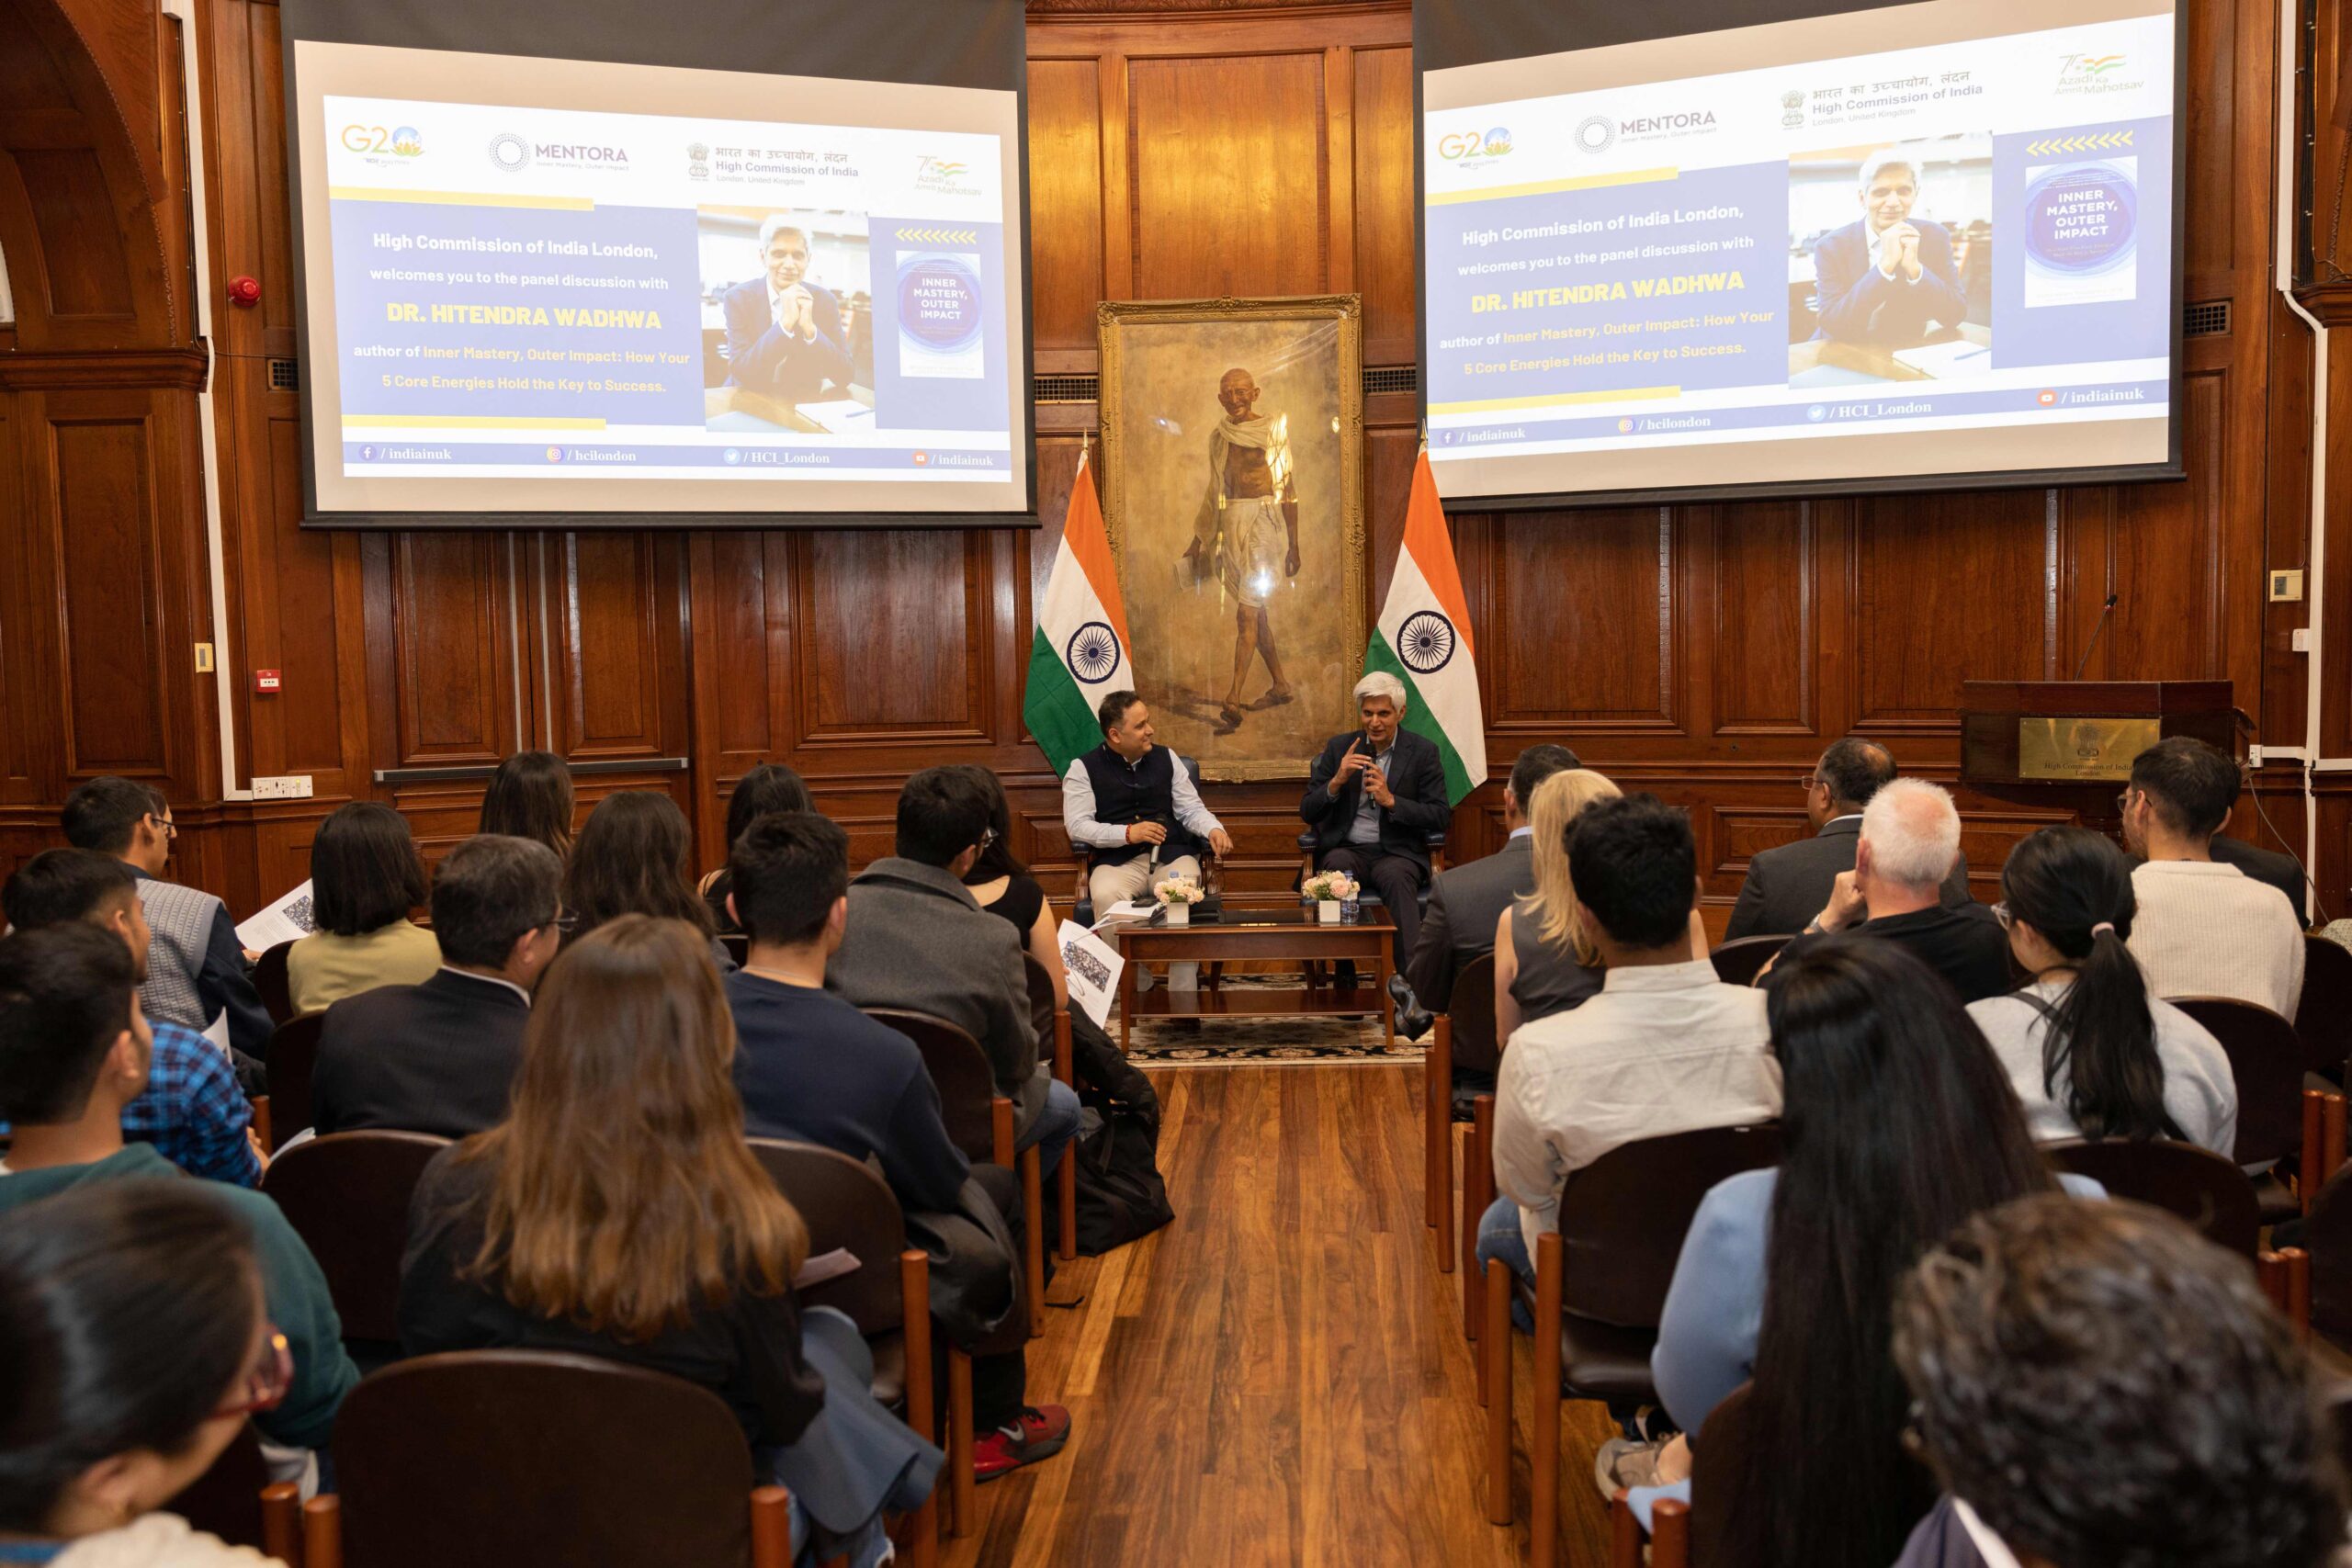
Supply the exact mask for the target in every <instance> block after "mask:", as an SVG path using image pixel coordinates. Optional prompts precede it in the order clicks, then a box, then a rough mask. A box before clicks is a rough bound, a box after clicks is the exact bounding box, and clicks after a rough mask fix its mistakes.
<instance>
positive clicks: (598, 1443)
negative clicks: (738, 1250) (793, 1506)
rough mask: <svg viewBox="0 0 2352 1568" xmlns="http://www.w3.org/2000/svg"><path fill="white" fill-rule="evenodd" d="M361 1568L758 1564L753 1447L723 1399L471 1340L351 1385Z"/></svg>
mask: <svg viewBox="0 0 2352 1568" xmlns="http://www.w3.org/2000/svg"><path fill="white" fill-rule="evenodd" d="M334 1463H335V1473H336V1484H337V1487H338V1490H339V1493H340V1495H341V1497H342V1509H343V1558H344V1562H345V1564H346V1568H417V1564H419V1563H426V1562H429V1563H432V1564H434V1565H435V1568H518V1565H521V1564H528V1563H556V1562H564V1563H572V1562H578V1563H588V1562H612V1563H621V1562H626V1563H628V1564H630V1568H734V1565H738V1564H743V1563H748V1562H750V1561H751V1535H752V1530H751V1506H750V1496H751V1492H752V1485H753V1479H752V1450H751V1446H750V1445H749V1444H748V1443H746V1442H745V1441H744V1440H743V1428H742V1427H741V1426H740V1425H738V1424H737V1422H736V1420H735V1417H734V1416H733V1415H732V1414H731V1413H730V1412H729V1410H728V1408H727V1405H726V1404H725V1402H724V1401H722V1400H721V1399H720V1398H719V1397H718V1395H717V1394H715V1393H711V1392H710V1391H709V1390H708V1389H704V1388H697V1387H695V1385H694V1384H692V1383H689V1382H684V1381H683V1380H681V1379H678V1378H673V1377H670V1376H668V1375H667V1374H665V1373H662V1372H656V1371H647V1370H645V1369H643V1368H639V1367H628V1366H623V1365H621V1364H619V1363H617V1362H614V1361H603V1360H598V1359H594V1358H593V1357H587V1356H568V1355H557V1354H552V1353H549V1352H547V1351H534V1350H464V1351H458V1352H456V1353H453V1354H447V1355H438V1356H420V1357H418V1358H416V1359H413V1360H407V1361H401V1362H398V1363H396V1364H395V1365H393V1366H390V1367H387V1368H385V1369H384V1370H383V1371H380V1372H378V1373H376V1374H375V1375H374V1376H372V1377H369V1378H368V1379H366V1380H365V1381H363V1382H361V1383H360V1384H359V1386H358V1387H356V1388H355V1389H353V1390H352V1391H351V1393H348V1394H347V1395H345V1398H344V1402H343V1408H342V1410H341V1411H340V1412H339V1413H338V1414H337V1416H335V1429H334Z"/></svg>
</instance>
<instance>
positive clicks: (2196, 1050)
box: [1968, 828, 2238, 1158]
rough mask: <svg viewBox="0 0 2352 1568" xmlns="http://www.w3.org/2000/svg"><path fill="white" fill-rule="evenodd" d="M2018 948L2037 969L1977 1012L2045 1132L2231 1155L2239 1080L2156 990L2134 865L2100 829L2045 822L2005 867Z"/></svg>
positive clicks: (2031, 1118)
mask: <svg viewBox="0 0 2352 1568" xmlns="http://www.w3.org/2000/svg"><path fill="white" fill-rule="evenodd" d="M2001 894H2002V899H2003V901H2002V903H2001V904H2000V905H1998V906H1997V907H1996V909H1995V911H1994V912H1995V913H1996V914H1997V915H1999V916H2000V917H2001V920H2002V923H2003V924H2004V925H2006V926H2007V928H2008V932H2009V951H2010V952H2011V953H2015V954H2016V955H2017V959H2018V963H2019V964H2023V965H2024V966H2025V968H2026V969H2027V970H2028V971H2029V972H2030V974H2031V975H2032V976H2033V981H2032V983H2031V984H2030V985H2029V986H2027V987H2025V988H2024V989H2022V990H2018V991H2012V992H2011V993H2009V994H2008V995H2007V996H2005V997H1990V998H1986V999H1985V1000H1984V1001H1980V1002H1976V1003H1973V1004H1972V1005H1971V1006H1970V1008H1969V1010H1968V1014H1969V1016H1970V1017H1971V1018H1973V1019H1974V1020H1975V1021H1976V1024H1977V1027H1978V1028H1980V1029H1982V1030H1984V1032H1985V1039H1986V1040H1987V1041H1989V1042H1991V1043H1992V1046H1993V1050H1994V1053H1995V1054H1996V1055H1998V1056H1999V1057H2000V1059H2001V1063H2002V1065H2003V1066H2006V1067H2007V1069H2008V1073H2009V1081H2010V1083H2011V1084H2012V1085H2013V1086H2014V1087H2015V1088H2016V1089H2017V1092H2018V1100H2021V1101H2022V1102H2023V1103H2024V1105H2025V1112H2026V1121H2027V1123H2028V1125H2029V1126H2030V1128H2031V1129H2032V1132H2033V1135H2034V1137H2035V1138H2036V1140H2038V1141H2040V1142H2042V1143H2050V1142H2053V1141H2055V1140H2057V1139H2061V1138H2075V1137H2082V1138H2128V1139H2143V1138H2176V1139H2179V1140H2181V1141H2183V1142H2187V1143H2192V1144H2196V1145H2200V1146H2201V1147H2204V1148H2208V1149H2211V1150H2212V1151H2213V1152H2214V1153H2215V1154H2218V1155H2221V1156H2223V1157H2224V1158H2227V1157H2229V1156H2230V1154H2231V1151H2232V1147H2233V1145H2234V1144H2235V1143H2236V1141H2237V1126H2238V1093H2237V1081H2236V1079H2235V1078H2234V1077H2233V1075H2232V1074H2231V1071H2230V1059H2229V1057H2228V1056H2227V1055H2224V1054H2223V1053H2222V1046H2221V1043H2220V1042H2218V1041H2216V1040H2215V1039H2214V1038H2213V1036H2212V1034H2211V1032H2209V1031H2208V1030H2207V1029H2206V1028H2205V1027H2204V1025H2202V1024H2200V1023H2199V1022H2198V1021H2196V1020H2195V1019H2193V1018H2190V1017H2189V1016H2188V1014H2187V1013H2185V1012H2182V1011H2181V1010H2179V1009H2178V1008H2177V1007H2174V1006H2173V1005H2172V1004H2171V1003H2170V1002H2167V1001H2164V1000H2161V999H2159V998H2156V997H2154V996H2153V995H2151V994H2150V992H2149V988H2148V982H2147V977H2146V976H2144V975H2143V974H2142V973H2141V970H2140V965H2139V963H2138V961H2137V960H2136V959H2134V958H2133V957H2132V956H2131V951H2130V949H2129V948H2128V947H2127V946H2126V945H2125V944H2126V942H2128V941H2129V939H2130V937H2131V917H2132V915H2133V913H2134V911H2135V908H2136V903H2135V900H2134V898H2133V896H2132V891H2131V863H2130V862H2129V861H2128V860H2126V859H2125V858H2124V856H2123V852H2121V851H2120V850H2119V849H2117V848H2116V847H2115V845H2114V844H2112V843H2111V842H2109V840H2107V839H2106V838H2104V837H2103V836H2101V835H2100V834H2098V833H2095V832H2092V831H2091V830H2090V829H2087V828H2044V829H2041V831H2039V832H2036V833H2033V834H2030V835H2029V836H2028V837H2027V838H2025V839H2024V840H2021V841H2020V842H2019V843H2018V846H2017V848H2016V849H2014V850H2012V851H2011V852H2009V859H2008V863H2007V865H2005V866H2004V867H2003V868H2002V870H2001Z"/></svg>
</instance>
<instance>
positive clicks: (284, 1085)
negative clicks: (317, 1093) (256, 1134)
mask: <svg viewBox="0 0 2352 1568" xmlns="http://www.w3.org/2000/svg"><path fill="white" fill-rule="evenodd" d="M326 1021H327V1015H326V1014H325V1013H322V1012H306V1013H304V1014H302V1015H301V1016H300V1017H299V1018H289V1019H288V1020H287V1021H285V1022H284V1023H281V1024H279V1025H278V1026H277V1030H276V1031H275V1032H272V1033H271V1035H270V1037H269V1043H268V1044H267V1045H266V1046H264V1047H263V1048H262V1050H263V1058H262V1059H263V1061H264V1063H265V1064H266V1066H268V1068H269V1134H270V1138H271V1139H272V1142H271V1143H270V1145H269V1152H270V1153H271V1154H273V1155H274V1154H276V1153H277V1151H278V1150H279V1149H281V1148H283V1147H285V1146H286V1140H287V1139H288V1138H291V1137H292V1136H293V1135H294V1134H297V1133H299V1132H300V1131H301V1130H302V1129H303V1128H305V1127H308V1126H309V1125H311V1122H312V1120H313V1117H312V1116H311V1072H312V1070H313V1069H314V1068H315V1067H316V1066H318V1060H319V1035H320V1033H321V1032H322V1031H323V1030H324V1029H325V1028H326Z"/></svg>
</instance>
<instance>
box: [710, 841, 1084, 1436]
mask: <svg viewBox="0 0 2352 1568" xmlns="http://www.w3.org/2000/svg"><path fill="white" fill-rule="evenodd" d="M728 868H729V871H730V872H731V873H732V876H731V878H730V881H731V883H732V886H733V887H734V895H733V897H734V907H735V914H736V917H737V919H741V921H742V923H743V928H744V930H745V931H747V932H748V933H749V934H750V936H751V939H752V952H751V961H750V962H749V963H748V964H745V965H744V966H743V968H742V970H741V972H740V973H737V974H733V975H729V976H727V981H726V985H727V1000H728V1006H729V1009H730V1010H732V1011H733V1013H734V1016H735V1030H736V1034H737V1037H738V1039H739V1041H740V1046H739V1048H738V1050H737V1052H736V1055H735V1087H736V1089H737V1090H738V1091H739V1092H740V1093H741V1095H742V1097H743V1121H744V1125H745V1126H746V1128H748V1129H749V1131H750V1132H751V1133H752V1135H753V1136H755V1137H763V1138H797V1139H799V1140H800V1141H801V1142H803V1143H810V1144H820V1145H823V1146H824V1147H826V1148H829V1149H835V1150H838V1151H840V1152H841V1153H842V1154H845V1155H847V1156H850V1157H851V1158H852V1159H858V1160H871V1161H874V1162H875V1163H876V1164H878V1165H879V1166H880V1167H881V1168H882V1175H883V1179H885V1180H887V1181H888V1182H889V1184H890V1190H891V1191H893V1192H895V1193H896V1194H897V1195H898V1199H899V1207H901V1208H903V1209H906V1210H908V1211H910V1212H919V1213H952V1212H954V1211H956V1209H957V1208H958V1207H959V1201H960V1196H961V1192H962V1189H963V1187H964V1183H965V1179H966V1178H967V1176H969V1175H970V1174H971V1168H970V1167H969V1166H968V1165H967V1163H966V1162H965V1159H964V1156H963V1155H962V1154H961V1153H960V1152H958V1151H957V1149H956V1145H954V1144H953V1143H951V1142H949V1141H948V1137H947V1128H946V1126H945V1124H944V1122H942V1120H941V1118H940V1107H939V1091H938V1090H937V1089H935V1088H933V1085H932V1081H931V1077H930V1075H929V1074H928V1073H927V1072H925V1071H924V1069H923V1064H922V1055H921V1054H920V1053H918V1052H917V1051H916V1050H915V1047H914V1043H913V1042H912V1041H910V1040H909V1039H908V1038H907V1037H906V1036H905V1035H903V1034H900V1033H899V1032H898V1031H897V1030H895V1029H887V1028H885V1027H883V1026H882V1025H881V1024H879V1023H876V1022H875V1021H873V1020H872V1019H870V1018H867V1017H866V1016H865V1014H864V1013H862V1012H860V1011H858V1010H856V1009H855V1008H854V1007H852V1006H850V1005H849V1003H847V1002H845V1001H843V1000H842V998H840V997H838V996H835V995H833V994H832V993H831V992H829V991H827V990H825V989H824V985H825V966H826V963H827V961H828V960H829V959H830V958H831V956H832V954H833V953H836V952H838V951H839V950H840V948H841V944H842V931H843V929H844V928H845V927H846V926H847V924H848V921H849V899H848V890H849V835H848V834H846V833H844V832H842V830H841V829H840V828H838V827H836V826H835V825H834V824H832V823H831V822H829V821H827V820H826V819H825V818H822V817H819V816H815V815H813V814H809V813H803V812H788V813H778V814H776V815H775V816H771V817H763V818H760V819H759V820H758V821H757V822H755V823H754V824H752V827H751V828H750V829H746V830H745V831H744V832H743V834H742V835H741V836H740V837H739V838H737V839H736V840H735V848H734V850H733V852H731V853H730V854H729V857H728ZM988 1201H995V1202H997V1204H998V1208H999V1211H1000V1213H1002V1214H1003V1216H1004V1218H1005V1220H1006V1223H1007V1224H1008V1225H1011V1224H1017V1223H1018V1219H1019V1213H1018V1211H1019V1208H1020V1204H1019V1202H1018V1194H1017V1191H1016V1190H1013V1189H1012V1188H1010V1187H1005V1188H1004V1189H1003V1190H1001V1192H1000V1193H999V1194H997V1196H996V1197H995V1198H992V1199H990V1200H988ZM1012 1262H1013V1260H1012V1258H1010V1257H1008V1258H1006V1259H1005V1267H1006V1269H1007V1271H1008V1279H1009V1275H1010V1270H1011V1269H1012ZM1032 1310H1033V1311H1034V1310H1035V1307H1034V1305H1033V1307H1032ZM1027 1381H1028V1369H1027V1358H1026V1356H1025V1355H1024V1354H1023V1352H1022V1351H1020V1350H1012V1351H1008V1352H1003V1353H1001V1354H993V1355H976V1356H974V1357H973V1358H972V1405H973V1415H974V1417H975V1424H976V1427H977V1428H978V1429H977V1431H976V1432H975V1438H976V1440H975V1443H974V1448H973V1464H974V1468H975V1470H976V1472H978V1478H979V1479H981V1480H983V1481H986V1480H990V1479H993V1478H994V1477H995V1476H998V1475H1001V1474H1004V1473H1006V1472H1009V1471H1012V1470H1015V1469H1018V1468H1019V1467H1020V1466H1022V1465H1024V1464H1030V1463H1034V1462H1035V1461H1038V1460H1041V1459H1046V1458H1048V1457H1050V1456H1051V1455H1053V1454H1055V1453H1057V1452H1059V1451H1060V1450H1061V1448H1062V1445H1063V1444H1064V1443H1065V1442H1067V1441H1068V1440H1069V1411H1067V1410H1065V1409H1063V1408H1062V1407H1061V1406H1059V1405H1045V1406H1037V1405H1032V1404H1028V1402H1027V1393H1026V1388H1027Z"/></svg>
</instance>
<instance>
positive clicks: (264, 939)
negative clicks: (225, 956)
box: [237, 882, 319, 953]
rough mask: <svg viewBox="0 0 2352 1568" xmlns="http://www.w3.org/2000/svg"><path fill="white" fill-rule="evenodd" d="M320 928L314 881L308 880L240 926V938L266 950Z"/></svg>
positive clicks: (252, 946) (260, 949)
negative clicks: (313, 897)
mask: <svg viewBox="0 0 2352 1568" xmlns="http://www.w3.org/2000/svg"><path fill="white" fill-rule="evenodd" d="M318 929H319V920H318V917H317V916H316V915H313V914H312V913H311V885H310V884H309V883H308V882H305V883H303V884H302V886H300V887H297V888H296V889H294V891H292V892H291V893H288V894H287V895H286V896H285V897H282V898H280V899H279V900H278V901H277V903H275V904H272V905H271V906H270V907H269V908H266V909H264V910H263V911H262V912H261V913H260V914H258V915H255V916H254V918H253V919H250V920H247V921H246V922H245V923H244V924H243V925H241V926H239V927H238V928H237V940H238V941H239V942H243V944H244V945H245V946H246V947H248V948H250V949H251V950H253V951H254V952H255V953H265V952H267V951H268V950H269V949H271V948H273V947H276V946H277V944H278V943H279V942H296V941H299V940H300V939H301V938H303V937H306V936H309V935H310V934H311V932H312V931H316V930H318Z"/></svg>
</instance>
